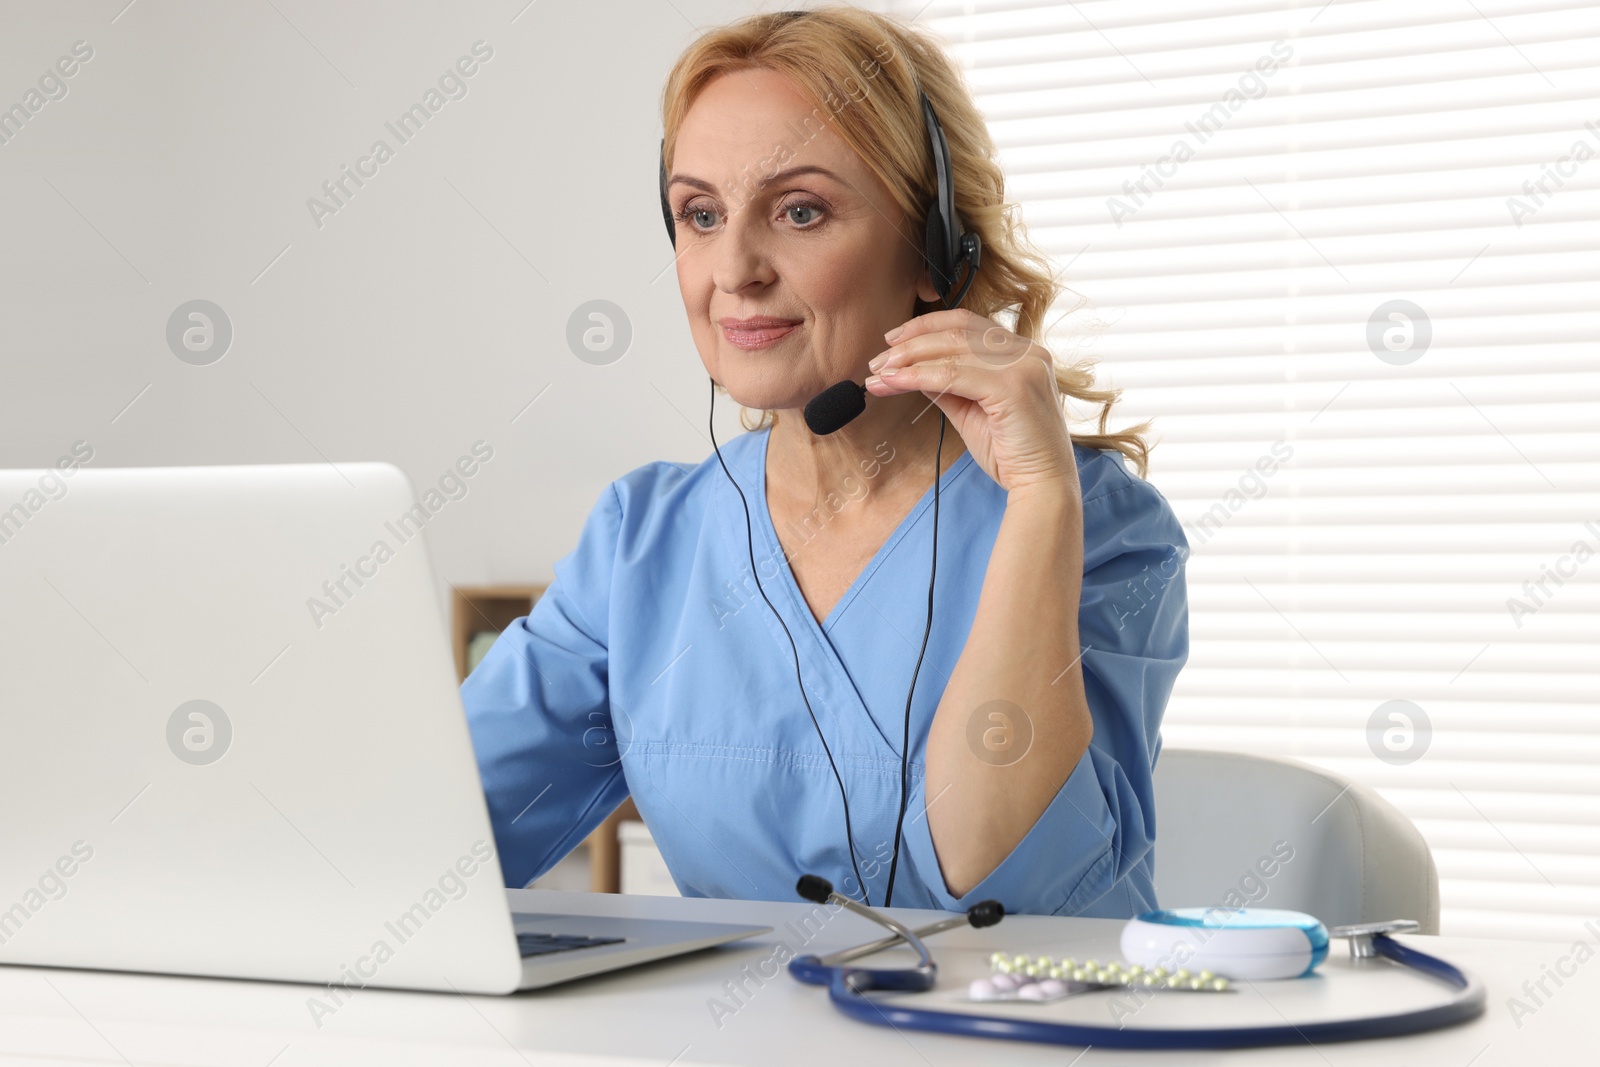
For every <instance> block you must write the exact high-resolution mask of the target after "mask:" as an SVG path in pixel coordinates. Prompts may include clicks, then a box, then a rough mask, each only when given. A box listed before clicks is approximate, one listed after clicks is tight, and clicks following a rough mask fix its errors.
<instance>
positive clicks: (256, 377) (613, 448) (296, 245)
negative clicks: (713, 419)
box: [0, 0, 776, 584]
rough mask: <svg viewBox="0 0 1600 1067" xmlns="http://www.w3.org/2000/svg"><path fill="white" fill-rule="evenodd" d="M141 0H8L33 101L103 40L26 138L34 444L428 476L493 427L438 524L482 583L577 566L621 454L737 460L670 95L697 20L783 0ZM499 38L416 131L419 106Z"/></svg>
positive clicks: (3, 453) (14, 384)
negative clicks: (685, 240)
mask: <svg viewBox="0 0 1600 1067" xmlns="http://www.w3.org/2000/svg"><path fill="white" fill-rule="evenodd" d="M125 2H126V0H107V2H102V3H94V4H89V3H72V4H55V3H45V2H43V0H35V2H32V3H25V4H12V5H8V6H7V7H6V8H5V9H4V11H3V13H0V107H3V108H9V107H10V106H11V105H12V104H15V103H22V102H25V100H26V99H27V98H26V94H27V93H28V92H29V90H30V89H35V88H37V87H38V86H39V81H40V78H41V77H42V76H45V75H46V74H47V73H48V72H50V71H51V70H52V69H53V65H54V64H55V63H56V61H57V60H58V59H59V58H60V57H62V56H68V55H70V54H71V52H72V49H73V46H74V44H75V43H76V42H79V41H83V42H86V46H87V48H88V49H92V50H93V55H92V58H90V59H88V60H87V61H84V62H82V63H81V64H79V65H78V66H77V67H76V68H75V69H74V73H73V74H72V76H71V77H70V78H62V79H61V84H63V85H64V86H65V89H66V92H65V95H64V96H59V98H58V99H47V98H46V94H44V93H41V94H40V95H39V97H37V98H35V99H36V100H40V99H43V100H45V101H46V102H44V103H43V105H42V106H40V107H39V108H38V110H37V113H35V114H33V115H32V116H31V118H29V119H28V120H27V121H26V123H25V124H23V125H22V126H21V128H20V130H17V129H16V128H15V127H14V126H6V127H4V130H5V133H6V134H7V136H8V137H9V140H7V141H6V142H5V143H3V144H0V197H3V199H4V203H5V205H6V206H5V211H4V215H3V218H4V221H3V224H0V225H3V230H0V249H3V252H0V466H5V467H27V466H42V465H45V464H49V463H52V462H53V461H54V460H55V459H56V458H57V457H59V456H61V455H63V454H65V453H66V452H67V451H68V450H69V449H70V447H71V445H72V444H73V442H75V441H78V440H85V441H88V442H89V443H90V444H91V445H92V447H93V449H94V460H93V462H94V464H95V465H96V466H142V465H152V464H215V463H263V462H319V461H321V460H322V459H327V460H331V461H335V462H338V461H349V460H361V459H383V460H388V461H390V462H393V463H396V464H398V465H400V466H401V467H403V468H404V469H405V470H406V471H407V472H408V473H409V474H410V475H411V477H412V479H413V481H414V482H415V483H416V484H417V485H418V487H419V490H420V489H421V488H422V487H424V486H426V485H427V484H429V483H433V482H436V481H437V479H438V478H439V477H440V476H441V475H442V474H443V473H444V472H445V471H446V469H447V467H448V466H449V465H450V464H451V463H452V462H453V461H454V460H455V458H456V457H457V456H459V455H462V454H465V453H467V452H468V450H469V449H470V447H471V445H472V444H473V443H474V442H475V441H478V440H480V439H481V440H484V441H487V442H489V443H490V444H491V445H492V446H493V448H494V450H495V452H494V459H493V460H492V461H491V462H490V463H488V464H487V465H486V466H485V467H484V468H483V469H482V471H481V472H480V473H479V474H478V475H476V476H475V477H474V478H473V479H472V480H471V481H470V482H469V483H468V492H467V494H466V496H464V497H462V498H461V499H460V500H458V501H455V502H452V503H451V504H449V505H448V506H447V507H446V508H445V509H443V510H442V511H440V513H439V514H438V515H437V516H436V517H435V518H434V519H433V521H432V522H431V523H430V525H429V527H428V536H429V538H430V541H431V544H432V550H433V558H434V561H435V565H436V567H437V569H438V571H439V572H440V575H441V578H443V579H446V580H449V581H451V582H454V583H457V584H462V583H479V582H490V581H545V580H548V578H549V576H550V573H551V563H552V562H553V561H554V560H555V559H557V558H559V557H560V556H561V555H563V554H564V553H565V552H567V551H568V550H569V549H570V548H571V546H572V544H573V542H574V541H575V539H576V536H577V533H578V530H579V529H580V527H581V525H582V522H583V518H584V516H585V515H586V514H587V513H588V511H589V509H590V508H591V507H592V506H593V504H594V502H595V500H596V498H597V497H598V495H599V493H600V491H601V489H602V488H604V486H605V485H606V483H607V482H609V481H610V480H611V479H613V478H615V477H617V476H619V475H620V474H622V473H624V472H626V471H627V470H629V469H631V468H633V467H635V466H638V465H640V464H642V463H646V462H648V461H650V460H653V459H675V460H686V461H696V462H698V461H700V460H702V459H704V458H705V457H706V456H708V455H709V454H710V451H711V450H710V443H709V440H708V439H707V438H706V437H705V429H704V424H705V417H706V404H707V398H708V389H709V387H708V386H707V383H706V378H705V375H704V372H703V369H702V366H701V364H700V361H699V357H698V355H697V353H696V351H695V348H694V345H693V342H692V339H691V336H690V333H689V330H688V327H687V323H686V321H685V319H684V313H683V305H682V301H681V298H680V296H679V293H678V287H677V280H676V275H675V273H674V272H673V271H672V270H671V269H670V264H671V262H672V251H671V246H670V244H669V242H668V240H667V237H666V234H665V233H664V232H663V229H662V224H661V217H660V213H659V209H658V202H657V196H656V192H655V186H656V152H657V140H658V138H659V136H660V118H659V99H660V94H661V87H662V83H663V81H664V79H665V76H666V73H667V71H668V69H669V67H670V66H671V63H672V62H673V60H674V59H675V58H676V56H677V55H678V53H679V52H680V51H681V50H682V49H683V47H684V46H686V45H687V44H688V43H689V42H690V41H691V40H692V39H693V38H694V37H695V36H696V35H697V33H698V32H699V31H698V30H697V29H696V27H702V28H704V27H709V26H712V25H716V24H719V23H722V22H726V21H730V20H732V19H734V18H737V17H740V16H742V15H744V14H747V13H749V12H751V11H754V10H757V9H758V8H759V7H762V6H767V7H773V6H776V5H758V4H755V3H753V2H750V0H670V2H669V0H631V2H628V3H626V4H620V3H574V2H572V0H537V2H535V3H533V4H531V5H528V6H526V7H524V4H525V3H526V0H505V2H500V3H482V2H475V3H457V2H452V3H449V4H431V3H420V2H415V0H413V2H409V3H398V4H397V3H376V2H360V3H357V2H347V0H341V2H340V3H337V4H324V3H311V2H309V0H271V2H250V3H226V4H219V3H197V2H194V3H177V2H168V0H137V2H136V3H134V4H133V5H132V6H130V7H126V8H124V4H125ZM480 40H481V41H483V42H485V44H486V45H487V47H488V48H492V49H493V55H492V58H490V59H488V60H487V61H485V62H483V63H482V64H481V65H480V66H479V67H478V68H477V70H476V73H474V74H473V75H472V76H471V77H470V78H466V79H463V81H464V82H465V86H466V95H465V96H462V97H461V98H459V99H449V100H447V101H446V102H445V103H444V105H443V106H442V107H440V108H439V110H438V111H437V113H435V114H433V115H432V116H431V117H430V119H429V120H428V122H427V123H426V125H425V127H424V128H423V129H422V130H421V131H420V132H417V133H416V134H415V136H414V139H412V140H411V141H409V142H408V143H404V144H402V143H400V141H399V140H398V139H397V138H396V137H395V136H394V135H393V134H392V133H390V132H389V131H388V130H387V129H386V128H385V123H386V122H391V121H393V120H395V119H396V118H397V117H398V116H399V115H400V114H401V113H402V112H404V111H405V110H406V109H407V108H408V107H410V106H411V105H412V104H414V103H417V102H419V101H421V100H422V98H423V94H424V93H425V91H426V90H427V89H429V88H430V87H433V86H435V85H436V84H437V82H438V80H439V78H440V75H441V74H442V73H444V72H445V71H446V70H447V69H448V68H449V67H450V66H451V64H452V63H454V62H455V61H456V60H457V58H458V57H461V56H464V55H468V54H469V53H470V52H471V50H472V46H473V44H474V42H477V41H480ZM85 50H86V49H85V48H80V51H85ZM67 68H68V69H73V68H72V64H70V63H69V64H67ZM47 83H48V84H47V86H46V87H47V88H48V89H49V91H50V92H53V93H56V94H58V95H59V93H60V89H58V88H56V85H55V83H53V82H49V81H48V79H47ZM378 139H383V140H385V141H387V142H388V143H389V145H390V147H391V148H392V149H393V150H394V155H393V158H392V159H390V160H388V161H387V162H385V163H383V164H382V165H380V166H378V168H377V173H376V175H375V176H373V177H371V178H369V179H366V184H365V186H363V187H361V188H356V187H355V186H354V185H353V184H349V183H347V187H349V188H351V189H354V190H355V192H354V195H352V196H351V197H349V199H348V200H347V201H346V203H345V205H344V206H343V207H342V208H341V209H339V210H338V211H337V213H336V214H333V215H331V216H326V217H324V218H322V219H321V220H320V221H321V225H320V226H319V225H318V224H317V223H316V222H314V221H313V217H312V213H311V212H310V210H308V207H307V200H308V198H310V197H313V196H318V197H321V196H322V192H321V186H322V184H323V182H324V181H328V180H330V179H334V178H338V177H339V176H340V168H341V167H342V166H345V165H350V166H354V165H355V163H356V161H357V159H358V158H359V157H361V156H364V155H366V154H367V153H368V152H369V151H370V149H371V147H372V145H373V142H374V141H376V140H378ZM280 253H281V256H280ZM269 264H270V266H269ZM194 299H205V300H209V301H212V302H213V303H215V304H216V305H218V306H219V307H221V308H222V309H223V311H224V312H225V313H226V315H227V317H228V318H229V320H230V321H231V323H232V327H233V339H232V342H231V346H230V347H229V349H228V351H227V352H226V354H225V355H224V356H223V357H222V358H221V359H220V360H217V361H216V362H214V363H211V364H210V365H205V366H195V365H191V364H189V363H186V362H183V361H181V360H180V359H178V358H177V357H176V356H175V355H174V354H173V352H172V351H171V350H170V349H169V346H168V342H167V337H166V332H167V323H168V319H169V317H170V316H171V315H172V313H173V312H174V310H175V309H177V308H178V307H179V305H181V304H183V303H185V302H187V301H190V300H194ZM593 299H606V300H609V301H612V302H613V303H615V304H617V305H618V306H619V307H621V308H622V309H623V310H624V312H625V313H626V315H627V316H628V318H629V320H630V321H631V324H632V328H633V334H634V336H633V341H632V344H631V346H630V348H629V349H628V351H627V353H626V355H625V356H623V358H621V359H619V360H617V361H616V362H615V363H612V364H610V365H607V366H593V365H590V364H587V363H585V362H583V361H580V360H579V359H578V358H576V357H575V356H574V354H573V353H572V351H570V350H569V348H568V345H567V341H566V330H567V322H568V318H569V316H570V315H571V313H572V312H573V311H574V309H576V308H577V307H578V306H579V305H580V304H582V303H584V302H585V301H589V300H593ZM541 391H543V392H542V395H541ZM535 396H539V400H538V401H537V402H536V403H535V404H534V405H533V406H532V407H531V408H527V409H526V411H525V412H524V413H523V414H522V415H521V416H520V418H517V420H516V421H515V422H514V423H513V421H512V419H513V417H514V416H517V414H518V412H519V411H522V410H523V409H524V408H525V406H526V405H527V404H528V402H529V401H530V400H532V399H533V398H534V397H535ZM135 397H137V398H138V399H137V400H135ZM130 401H132V404H131V406H130ZM740 432H741V428H740V426H739V423H738V417H737V408H736V407H734V406H733V405H732V404H727V405H725V406H722V407H719V409H718V430H717V437H718V440H719V441H725V440H727V439H729V438H730V437H733V436H735V435H737V434H738V433H740Z"/></svg>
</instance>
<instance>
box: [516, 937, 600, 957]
mask: <svg viewBox="0 0 1600 1067" xmlns="http://www.w3.org/2000/svg"><path fill="white" fill-rule="evenodd" d="M625 940H627V939H626V938H622V937H583V936H582V935H580V934H529V933H521V932H519V933H518V934H517V948H518V949H520V950H521V952H522V958H523V959H527V958H528V957H529V956H544V955H548V954H549V953H551V952H569V951H571V950H572V949H575V948H593V947H594V946H596V945H617V944H621V943H622V942H623V941H625Z"/></svg>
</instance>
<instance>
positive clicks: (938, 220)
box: [660, 11, 983, 907]
mask: <svg viewBox="0 0 1600 1067" xmlns="http://www.w3.org/2000/svg"><path fill="white" fill-rule="evenodd" d="M781 14H783V15H786V16H788V17H789V18H791V19H797V18H800V17H802V16H804V15H807V14H809V12H805V11H785V12H781ZM917 96H918V97H919V98H920V99H921V101H922V117H923V122H924V125H925V126H926V127H927V131H928V146H929V151H930V152H931V154H932V155H933V169H934V178H935V192H934V197H933V199H932V200H931V201H930V202H929V203H928V222H927V227H926V230H925V238H924V256H925V258H926V259H927V261H928V273H929V276H930V278H931V280H932V281H933V287H934V289H935V291H936V292H938V294H939V299H940V303H941V305H942V307H944V308H945V309H949V308H953V307H957V306H959V305H960V303H961V300H962V298H963V297H965V296H966V295H967V289H968V288H969V287H971V285H972V281H973V279H974V278H975V277H976V276H977V271H978V265H979V262H980V260H981V259H982V252H983V242H982V240H981V239H980V238H979V236H978V235H977V234H976V233H970V232H966V231H965V230H964V228H963V226H962V223H961V218H960V216H959V215H958V214H957V213H956V208H955V203H956V191H955V174H954V172H953V170H952V169H951V165H950V145H949V142H948V141H946V140H945V136H944V128H943V127H942V126H940V125H939V116H938V114H937V113H936V112H935V111H934V109H933V104H932V102H931V101H929V99H928V96H927V94H926V93H924V92H923V91H922V89H921V88H920V87H919V88H918V89H917ZM666 152H667V141H666V138H665V137H663V138H662V139H661V153H660V154H661V177H660V188H661V218H662V221H664V222H665V223H666V226H667V236H668V237H669V238H671V239H672V245H673V247H674V248H676V247H677V245H678V231H677V227H676V226H675V225H674V222H675V220H674V219H673V215H672V203H671V201H670V200H668V198H667V155H666ZM958 235H959V236H958ZM963 263H965V264H966V268H967V269H966V271H965V276H964V278H963V280H962V283H961V287H960V289H959V291H957V292H956V295H955V297H954V299H950V298H949V297H950V292H951V290H952V289H954V288H955V276H956V270H957V269H958V268H959V267H960V265H961V264H963ZM865 397H866V387H865V386H863V385H860V384H858V383H856V382H852V381H843V382H840V383H838V384H837V385H835V386H833V387H831V388H829V389H827V390H826V391H824V392H823V393H821V394H819V395H818V396H817V397H815V398H813V399H812V401H811V402H810V403H809V404H807V405H806V423H807V425H808V426H810V427H811V429H812V432H814V433H817V434H828V433H832V432H834V431H835V430H838V429H840V428H841V427H843V426H844V425H845V424H846V423H848V422H849V421H850V420H851V419H853V418H855V416H857V415H859V414H860V413H861V412H862V411H864V410H866V400H865ZM716 404H717V383H716V381H715V380H712V382H711V415H710V416H708V419H707V425H708V428H709V429H710V431H711V447H712V448H713V449H715V451H716V453H717V462H719V463H721V464H722V470H723V473H724V474H726V475H727V477H728V481H730V482H732V483H733V487H734V489H735V490H737V491H738V493H739V501H740V503H742V504H743V505H744V523H745V544H746V546H747V548H748V550H749V553H750V574H751V577H753V578H754V579H755V582H756V589H757V590H759V591H760V593H761V599H762V600H765V601H766V602H767V607H768V608H770V609H771V610H772V614H773V616H774V617H775V618H776V619H777V620H778V625H780V626H782V627H783V632H784V634H785V635H786V636H787V637H788V638H789V649H790V651H791V652H793V653H794V676H795V682H796V683H797V684H798V685H799V686H800V698H801V699H802V700H804V701H805V704H806V712H807V713H808V714H809V715H810V716H811V725H812V727H813V728H815V729H816V731H817V739H818V740H819V741H821V742H822V751H823V752H824V753H826V755H827V757H828V766H829V767H830V768H832V769H833V780H834V781H835V782H837V783H838V785H839V799H840V800H841V801H842V802H843V803H844V828H845V831H844V832H845V847H846V848H848V849H849V852H850V866H851V869H852V870H854V872H855V876H856V885H858V886H860V887H861V895H862V897H863V898H864V899H865V900H866V902H867V904H868V905H869V906H870V905H871V903H872V898H871V897H870V896H869V895H868V893H867V885H866V882H864V881H863V880H862V878H861V868H860V866H859V865H858V864H857V863H856V850H855V834H854V832H853V831H852V829H851V827H850V801H849V798H848V797H847V796H846V795H845V789H844V779H843V778H841V777H840V775H839V767H838V764H836V763H835V762H834V759H833V752H832V751H831V750H830V749H829V748H828V739H827V738H826V737H824V736H823V734H822V726H821V725H820V724H819V723H818V722H817V715H816V712H815V711H813V710H812V708H811V700H810V698H809V697H807V696H806V687H805V682H804V681H802V680H801V676H800V652H799V649H798V648H797V647H796V646H795V643H794V635H793V634H791V633H790V632H789V627H788V625H787V624H786V623H784V621H783V616H782V615H780V614H779V613H778V609H777V608H776V607H773V604H772V601H771V600H770V599H768V597H767V591H766V589H765V588H763V587H762V585H761V576H760V575H759V574H758V573H757V572H756V558H755V539H754V534H753V533H752V532H751V528H750V503H749V501H748V500H746V499H745V495H744V490H743V489H740V488H739V483H738V482H737V481H736V480H735V479H734V477H733V474H732V473H731V472H730V471H729V470H728V464H727V462H726V461H725V460H723V458H722V449H721V448H720V447H718V446H717V436H716V427H715V425H714V422H715V418H714V417H715V414H716ZM944 425H945V419H944V413H943V412H942V411H941V412H940V414H939V447H938V449H937V450H936V451H935V453H934V460H933V561H932V564H931V565H930V566H929V569H928V621H927V625H926V626H925V627H924V629H923V631H922V649H921V651H919V652H918V653H917V666H916V668H915V669H914V670H913V671H912V672H911V688H910V690H909V691H908V692H907V693H906V711H905V724H904V732H903V734H902V738H901V743H900V811H899V816H898V817H897V818H896V820H895V825H894V851H893V854H892V857H891V859H890V861H889V882H888V885H887V886H886V887H885V892H884V906H885V907H888V906H889V905H890V904H892V903H893V901H894V879H895V873H896V869H897V868H898V866H899V863H900V837H901V827H902V826H903V824H904V823H905V818H906V799H907V774H908V767H909V762H910V758H911V698H912V695H913V694H914V693H915V692H916V688H917V675H918V674H919V673H921V670H922V657H923V653H925V652H926V651H927V649H928V634H929V632H930V631H931V630H932V629H933V583H934V576H935V574H936V573H937V570H938V566H939V473H940V471H939V468H940V466H941V457H942V455H943V452H944Z"/></svg>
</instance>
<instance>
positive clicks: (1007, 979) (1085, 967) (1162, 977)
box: [957, 952, 1231, 1004]
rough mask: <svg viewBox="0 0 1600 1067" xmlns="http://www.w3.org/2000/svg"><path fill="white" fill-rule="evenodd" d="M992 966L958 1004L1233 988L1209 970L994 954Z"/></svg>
mask: <svg viewBox="0 0 1600 1067" xmlns="http://www.w3.org/2000/svg"><path fill="white" fill-rule="evenodd" d="M989 967H990V970H991V972H992V973H991V974H990V975H989V977H987V978H979V979H976V980H974V981H973V982H972V984H971V985H969V986H968V987H967V995H966V996H965V997H960V998H957V999H961V1000H983V1001H994V1000H1020V1001H1028V1002H1032V1003H1038V1004H1044V1003H1048V1002H1050V1001H1052V1000H1060V999H1061V998H1063V997H1070V996H1073V995H1075V994H1078V993H1088V992H1092V991H1094V990H1097V989H1115V988H1122V987H1128V986H1136V987H1139V988H1143V989H1152V990H1153V989H1170V990H1175V991H1181V992H1187V993H1225V992H1227V991H1228V990H1229V989H1230V988H1231V987H1230V985H1229V984H1228V980H1227V979H1226V978H1221V977H1218V976H1217V975H1214V974H1212V973H1211V972H1210V971H1196V972H1190V971H1188V970H1185V969H1182V968H1179V969H1178V970H1175V971H1169V970H1167V968H1165V967H1154V968H1149V969H1147V968H1144V967H1141V966H1140V965H1139V964H1137V963H1134V964H1124V963H1119V962H1117V961H1115V960H1111V961H1107V962H1101V961H1100V960H1096V959H1086V960H1082V961H1079V960H1075V959H1073V958H1072V957H1071V956H1063V957H1060V958H1055V957H1051V956H1026V955H1009V954H1007V953H1004V952H996V953H995V954H994V955H992V956H990V957H989Z"/></svg>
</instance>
